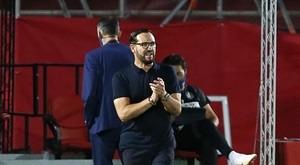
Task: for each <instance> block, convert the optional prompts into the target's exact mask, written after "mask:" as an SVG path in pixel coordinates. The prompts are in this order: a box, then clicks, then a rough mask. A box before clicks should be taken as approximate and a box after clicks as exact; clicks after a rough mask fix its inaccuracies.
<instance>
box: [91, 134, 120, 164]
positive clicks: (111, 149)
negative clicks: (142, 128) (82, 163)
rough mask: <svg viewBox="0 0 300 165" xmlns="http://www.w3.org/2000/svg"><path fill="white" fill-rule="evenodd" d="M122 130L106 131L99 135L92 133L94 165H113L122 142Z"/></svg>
mask: <svg viewBox="0 0 300 165" xmlns="http://www.w3.org/2000/svg"><path fill="white" fill-rule="evenodd" d="M120 132H121V129H120V128H117V129H110V130H105V131H102V132H100V133H97V134H93V133H90V140H91V143H92V156H93V165H113V162H112V159H113V157H114V153H115V151H116V149H118V146H119V141H120Z"/></svg>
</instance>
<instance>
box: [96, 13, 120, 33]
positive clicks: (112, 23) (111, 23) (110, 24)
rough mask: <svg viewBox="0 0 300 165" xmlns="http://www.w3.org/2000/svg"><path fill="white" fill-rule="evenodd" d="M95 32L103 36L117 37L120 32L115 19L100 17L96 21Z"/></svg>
mask: <svg viewBox="0 0 300 165" xmlns="http://www.w3.org/2000/svg"><path fill="white" fill-rule="evenodd" d="M97 30H98V31H99V30H101V32H102V34H103V35H118V34H119V32H120V26H119V21H118V19H117V18H116V17H112V16H109V17H102V18H100V19H99V20H98V24H97Z"/></svg>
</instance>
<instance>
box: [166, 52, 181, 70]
mask: <svg viewBox="0 0 300 165" xmlns="http://www.w3.org/2000/svg"><path fill="white" fill-rule="evenodd" d="M162 63H163V64H167V65H180V66H181V67H182V69H183V70H185V71H186V70H187V63H186V62H185V61H184V58H183V57H182V56H181V55H179V54H175V53H174V54H171V55H168V56H167V57H165V58H164V59H163V61H162Z"/></svg>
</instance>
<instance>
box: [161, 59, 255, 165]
mask: <svg viewBox="0 0 300 165" xmlns="http://www.w3.org/2000/svg"><path fill="white" fill-rule="evenodd" d="M162 63H164V64H167V65H170V66H172V67H173V68H174V69H175V71H176V74H177V79H178V81H179V85H180V87H181V103H182V104H181V105H182V108H187V107H189V106H193V107H194V108H195V107H197V108H199V110H202V111H203V110H204V111H205V112H203V115H204V116H203V117H200V119H199V121H197V122H195V123H190V124H186V125H176V124H173V128H174V134H175V139H176V142H177V147H176V148H177V149H180V150H187V151H195V152H196V153H198V154H200V155H201V160H199V161H200V162H201V165H216V164H217V158H218V154H217V150H219V151H220V152H221V154H222V155H224V156H226V158H227V159H229V161H230V162H231V163H232V164H234V165H248V164H250V163H251V162H252V161H253V160H254V159H255V157H256V154H250V155H246V154H241V153H237V152H235V151H234V150H233V149H232V148H231V147H230V146H229V145H228V143H227V141H226V139H225V138H224V136H223V135H222V134H221V133H220V131H219V130H218V128H217V126H218V124H219V119H218V116H217V115H216V114H215V112H214V111H213V109H212V108H211V106H210V100H209V98H208V97H207V96H206V95H205V94H204V93H203V92H202V90H200V89H199V88H197V87H194V86H191V85H188V84H185V82H186V74H187V64H186V62H185V61H184V59H183V57H182V56H180V55H177V54H172V55H169V56H167V57H166V58H164V59H163V61H162Z"/></svg>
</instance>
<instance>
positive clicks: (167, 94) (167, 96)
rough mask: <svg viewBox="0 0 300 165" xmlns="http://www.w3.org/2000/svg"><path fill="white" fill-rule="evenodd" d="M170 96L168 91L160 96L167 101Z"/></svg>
mask: <svg viewBox="0 0 300 165" xmlns="http://www.w3.org/2000/svg"><path fill="white" fill-rule="evenodd" d="M169 98H170V94H169V93H166V94H165V95H164V96H163V97H162V98H161V101H168V100H169Z"/></svg>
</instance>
